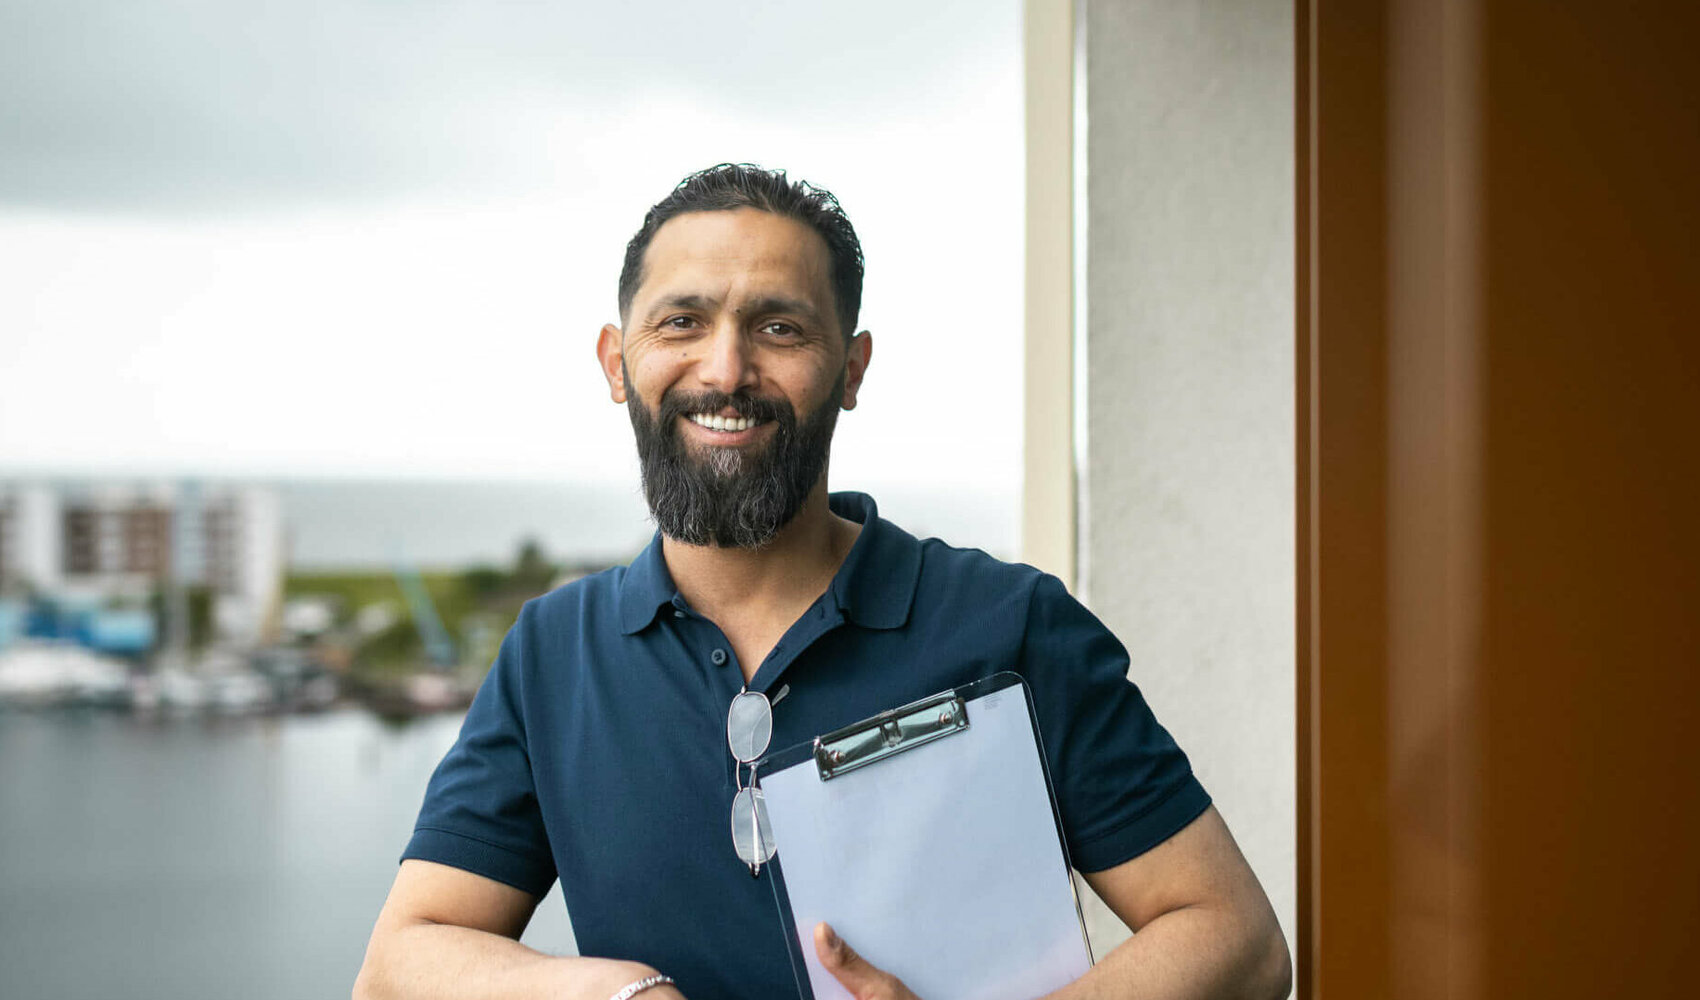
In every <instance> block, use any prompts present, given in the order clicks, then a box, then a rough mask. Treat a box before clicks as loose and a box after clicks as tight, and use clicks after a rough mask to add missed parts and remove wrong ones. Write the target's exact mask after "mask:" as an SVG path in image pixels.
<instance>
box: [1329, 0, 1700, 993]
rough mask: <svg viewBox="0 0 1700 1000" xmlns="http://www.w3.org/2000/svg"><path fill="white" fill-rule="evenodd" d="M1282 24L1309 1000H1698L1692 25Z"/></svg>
mask: <svg viewBox="0 0 1700 1000" xmlns="http://www.w3.org/2000/svg"><path fill="white" fill-rule="evenodd" d="M1299 28H1300V39H1301V45H1302V46H1308V47H1309V49H1308V53H1306V55H1305V56H1304V57H1301V61H1300V81H1301V85H1300V95H1301V102H1300V107H1299V114H1298V116H1297V120H1298V126H1299V142H1300V149H1301V165H1302V169H1301V178H1303V180H1302V181H1301V190H1300V197H1299V210H1300V212H1301V216H1300V218H1301V232H1300V261H1301V265H1300V274H1299V281H1300V292H1301V302H1302V303H1303V304H1302V305H1301V311H1300V316H1299V320H1300V336H1299V345H1300V346H1299V356H1300V360H1301V366H1300V386H1299V388H1300V416H1301V420H1302V421H1303V423H1302V424H1301V426H1302V427H1304V428H1305V431H1304V432H1303V433H1302V435H1301V446H1300V451H1299V456H1300V476H1299V483H1298V485H1299V492H1300V512H1301V513H1300V524H1299V528H1300V537H1301V551H1300V580H1299V586H1300V597H1301V613H1300V623H1299V624H1300V641H1301V647H1300V654H1301V660H1300V663H1301V676H1300V683H1299V697H1300V701H1299V708H1300V715H1301V734H1302V742H1301V747H1300V752H1301V767H1302V768H1303V769H1304V770H1303V773H1302V774H1301V794H1302V795H1303V796H1304V801H1302V802H1301V803H1300V809H1301V811H1300V816H1301V859H1300V866H1301V876H1302V879H1301V890H1302V893H1303V895H1302V897H1301V929H1300V936H1299V937H1300V939H1299V942H1298V954H1299V968H1300V995H1302V996H1309V997H1322V996H1327V997H1330V998H1333V997H1360V996H1392V997H1428V996H1446V997H1473V996H1484V997H1513V996H1542V997H1577V998H1582V997H1589V998H1594V997H1600V996H1636V997H1665V996H1669V997H1677V996H1687V995H1691V994H1692V992H1693V988H1692V986H1691V985H1690V984H1689V983H1688V982H1687V978H1688V976H1687V964H1688V963H1687V962H1686V961H1685V959H1686V958H1687V951H1688V950H1689V949H1690V948H1691V947H1692V945H1691V942H1692V940H1693V939H1694V937H1695V935H1696V934H1697V933H1700V852H1697V851H1696V850H1695V846H1696V844H1700V800H1697V796H1696V794H1695V792H1694V789H1696V788H1700V754H1697V753H1696V752H1695V751H1694V749H1693V747H1692V744H1691V734H1693V733H1694V732H1696V731H1697V729H1700V669H1697V667H1700V663H1697V659H1700V658H1697V656H1696V653H1695V650H1696V649H1697V648H1700V543H1697V534H1700V532H1697V530H1696V523H1695V522H1696V515H1697V513H1700V482H1697V474H1696V461H1695V459H1696V456H1697V455H1700V337H1697V336H1696V325H1697V324H1696V322H1695V318H1694V317H1695V316H1696V315H1700V301H1697V299H1700V292H1697V281H1700V240H1697V238H1696V235H1695V234H1696V233H1700V200H1697V199H1696V196H1695V193H1694V178H1695V176H1696V175H1697V174H1700V73H1697V70H1696V66H1697V65H1700V62H1697V60H1696V59H1695V58H1694V56H1693V53H1694V52H1695V51H1696V50H1697V49H1700V31H1697V30H1696V12H1695V8H1694V7H1693V6H1692V5H1687V4H1677V3H1664V4H1639V5H1633V6H1628V5H1583V4H1562V5H1554V4H1550V3H1536V2H1532V0H1488V2H1484V3H1481V4H1471V3H1465V2H1462V0H1385V2H1384V3H1382V4H1379V5H1376V4H1371V5H1364V4H1344V3H1338V4H1327V3H1323V2H1321V0H1316V2H1313V3H1311V4H1310V5H1309V7H1308V9H1307V10H1306V11H1305V12H1304V14H1303V15H1301V18H1300V26H1299ZM1306 95H1308V100H1306V99H1305V98H1306Z"/></svg>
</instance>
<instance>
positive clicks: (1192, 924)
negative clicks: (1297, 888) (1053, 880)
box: [1045, 906, 1292, 1000]
mask: <svg viewBox="0 0 1700 1000" xmlns="http://www.w3.org/2000/svg"><path fill="white" fill-rule="evenodd" d="M1291 979H1292V969H1291V965H1290V962H1289V959H1288V957H1287V946H1286V943H1285V941H1284V940H1283V939H1282V937H1281V931H1280V927H1279V926H1278V925H1275V924H1274V916H1273V914H1270V915H1269V920H1268V921H1267V922H1266V923H1265V922H1259V923H1257V924H1254V925H1249V926H1248V925H1246V924H1243V923H1242V922H1241V921H1240V920H1239V919H1238V918H1237V917H1236V916H1235V914H1234V913H1233V912H1231V911H1228V910H1224V909H1213V908H1209V907H1204V906H1189V907H1183V908H1181V909H1177V910H1172V911H1170V912H1168V913H1165V914H1163V915H1162V916H1159V917H1157V918H1156V919H1154V920H1152V921H1151V922H1150V923H1148V924H1146V925H1145V926H1144V927H1143V928H1141V929H1140V931H1139V933H1137V934H1135V935H1134V936H1133V937H1131V938H1129V939H1127V940H1126V941H1124V942H1122V944H1121V946H1120V947H1118V948H1116V949H1115V950H1114V951H1112V952H1110V953H1109V954H1108V955H1106V956H1104V958H1103V959H1102V960H1101V961H1099V962H1098V964H1097V965H1095V966H1093V967H1092V969H1091V970H1089V971H1088V972H1087V973H1086V975H1084V976H1082V977H1080V978H1079V979H1077V980H1075V981H1074V982H1073V983H1070V984H1069V985H1068V986H1066V987H1064V988H1062V989H1060V990H1057V991H1056V992H1055V993H1052V994H1050V996H1049V997H1047V998H1045V1000H1133V998H1137V1000H1204V998H1211V1000H1216V998H1233V1000H1240V998H1243V1000H1281V998H1285V997H1286V996H1287V994H1288V992H1289V991H1290V990H1291V988H1292V984H1291Z"/></svg>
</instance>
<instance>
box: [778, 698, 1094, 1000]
mask: <svg viewBox="0 0 1700 1000" xmlns="http://www.w3.org/2000/svg"><path fill="white" fill-rule="evenodd" d="M756 768H757V771H758V773H759V774H760V783H761V789H762V794H763V798H764V800H765V803H766V808H767V819H768V822H769V824H770V826H771V832H772V835H773V840H774V844H775V849H776V853H775V855H774V859H773V861H771V862H770V866H771V867H770V870H771V872H772V876H773V877H772V885H773V893H774V902H775V905H776V906H777V907H778V909H779V914H780V925H781V927H782V928H783V929H784V933H785V935H786V937H787V942H786V944H787V948H788V950H789V952H790V955H791V965H792V969H793V971H794V973H795V974H796V978H797V988H798V995H799V997H803V998H814V1000H841V998H847V997H849V993H848V992H847V991H845V989H844V988H843V987H842V986H840V985H839V983H838V981H837V980H836V979H834V978H833V977H832V975H831V973H829V972H827V971H826V970H825V968H823V967H822V966H821V964H820V962H819V960H818V959H817V958H816V956H815V949H814V927H815V924H816V923H818V922H820V921H823V920H824V921H826V922H827V923H830V924H831V925H832V926H833V928H834V929H835V930H837V931H838V933H839V934H840V936H841V937H843V939H844V940H845V941H848V942H849V943H850V944H851V946H852V947H854V948H855V949H856V950H857V951H858V952H859V953H860V954H861V955H862V956H863V957H864V958H866V959H867V960H868V961H869V962H872V963H873V964H874V965H876V966H878V967H880V968H882V969H884V970H885V971H887V972H890V973H891V974H893V975H895V976H897V977H898V978H899V979H901V980H903V982H904V983H905V984H906V985H907V986H908V987H909V988H910V989H911V990H912V991H914V992H915V994H916V995H917V996H920V997H924V998H926V1000H1031V998H1033V997H1036V996H1042V995H1044V994H1046V993H1049V992H1050V991H1052V990H1054V989H1057V988H1059V987H1061V986H1064V985H1067V984H1068V983H1070V982H1072V981H1074V980H1075V979H1077V978H1079V977H1080V976H1081V975H1083V974H1084V973H1085V972H1086V970H1087V969H1089V968H1091V966H1092V952H1091V946H1090V944H1089V943H1088V941H1087V937H1086V927H1085V921H1084V919H1083V918H1082V915H1081V910H1080V900H1079V897H1078V895H1077V894H1076V893H1075V887H1074V880H1073V878H1072V877H1071V874H1070V865H1069V861H1068V848H1067V846H1066V843H1065V842H1064V839H1063V835H1062V825H1061V822H1060V820H1059V817H1058V812H1057V807H1056V798H1055V796H1054V795H1053V794H1052V791H1051V784H1050V778H1049V773H1048V771H1047V769H1046V766H1045V758H1044V751H1043V749H1042V744H1041V743H1040V742H1039V732H1038V726H1037V724H1036V723H1035V721H1034V716H1033V708H1032V698H1031V695H1030V694H1029V692H1028V690H1027V685H1026V683H1025V682H1024V681H1023V680H1022V679H1021V678H1020V677H1019V676H1018V675H1016V674H1013V673H1007V672H1006V673H998V674H993V675H992V676H990V677H987V678H985V679H983V680H979V681H976V682H974V683H972V684H967V685H964V686H962V687H958V688H954V689H950V690H946V691H942V692H940V693H939V694H936V695H933V696H932V697H929V698H924V699H921V700H920V701H916V702H912V703H910V704H908V705H904V706H901V707H899V708H894V709H891V710H889V711H885V712H881V713H880V714H878V715H875V716H873V717H871V718H868V719H864V720H862V721H861V722H858V723H855V724H853V725H850V726H846V727H844V728H843V729H839V730H835V731H833V732H830V733H826V734H823V735H821V736H819V737H817V738H816V739H814V740H813V741H811V742H807V743H800V744H797V745H795V746H792V747H788V748H786V749H784V750H780V751H776V752H774V753H770V754H769V755H767V756H766V757H765V758H763V759H762V760H760V761H758V762H757V765H756Z"/></svg>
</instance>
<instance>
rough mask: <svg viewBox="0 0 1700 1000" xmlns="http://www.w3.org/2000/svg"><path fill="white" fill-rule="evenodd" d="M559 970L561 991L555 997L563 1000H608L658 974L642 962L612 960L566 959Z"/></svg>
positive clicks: (560, 963)
mask: <svg viewBox="0 0 1700 1000" xmlns="http://www.w3.org/2000/svg"><path fill="white" fill-rule="evenodd" d="M558 968H559V970H560V975H559V976H558V977H557V978H558V981H559V983H560V988H559V990H557V991H556V992H555V993H554V996H555V997H560V998H564V1000H609V998H610V997H612V996H614V995H615V994H617V993H619V992H620V991H621V990H623V989H625V988H626V987H627V986H630V985H631V984H632V983H635V982H637V981H639V980H641V979H645V978H648V977H649V976H653V975H656V974H657V973H656V970H655V969H653V968H650V967H649V966H647V965H645V964H644V963H642V962H627V961H622V960H620V959H612V958H563V959H560V960H559V961H558ZM650 992H651V993H653V992H654V991H650ZM644 1000H648V997H644Z"/></svg>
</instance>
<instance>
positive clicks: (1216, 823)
mask: <svg viewBox="0 0 1700 1000" xmlns="http://www.w3.org/2000/svg"><path fill="white" fill-rule="evenodd" d="M1086 881H1087V883H1088V884H1090V885H1091V886H1092V889H1093V891H1094V892H1096V893H1097V894H1098V895H1099V896H1100V897H1101V898H1102V899H1103V900H1104V902H1105V903H1106V904H1108V905H1109V907H1110V909H1111V910H1112V911H1114V913H1115V914H1116V916H1118V917H1120V918H1121V919H1122V921H1123V922H1124V923H1126V924H1127V925H1128V926H1129V927H1131V928H1133V929H1134V931H1135V934H1134V935H1133V937H1131V938H1129V939H1128V940H1126V941H1124V942H1123V943H1122V945H1121V946H1120V947H1118V948H1116V949H1115V950H1114V951H1112V952H1110V953H1109V954H1108V955H1106V956H1104V958H1103V960H1102V961H1100V962H1099V963H1098V964H1097V966H1096V967H1094V969H1093V970H1092V974H1091V975H1088V976H1083V977H1082V978H1081V979H1079V980H1077V981H1076V982H1074V983H1072V984H1070V985H1069V986H1068V987H1067V988H1065V989H1062V990H1059V991H1057V992H1056V993H1055V994H1053V995H1052V1000H1096V998H1100V997H1139V998H1140V1000H1168V998H1175V1000H1180V998H1194V997H1198V998H1202V997H1244V998H1247V1000H1251V998H1256V1000H1280V998H1284V997H1286V996H1287V994H1288V993H1289V992H1291V990H1292V980H1293V968H1292V961H1291V959H1290V958H1289V957H1288V954H1287V942H1286V939H1285V938H1284V937H1283V936H1282V934H1281V925H1280V924H1279V923H1278V922H1277V921H1276V919H1275V911H1274V909H1273V908H1272V907H1271V906H1270V905H1269V899H1268V897H1267V896H1265V895H1264V893H1263V887H1262V886H1261V885H1259V884H1258V882H1257V876H1256V875H1254V874H1253V873H1252V870H1251V866H1250V865H1248V864H1246V861H1245V857H1244V856H1243V855H1242V854H1240V849H1239V845H1238V844H1236V843H1234V837H1233V834H1231V833H1229V832H1228V827H1227V824H1225V823H1223V822H1222V817H1221V816H1220V815H1219V814H1218V813H1217V812H1216V807H1214V806H1211V807H1210V808H1209V809H1206V810H1205V811H1204V813H1203V814H1202V815H1200V816H1199V817H1198V818H1197V819H1195V820H1193V821H1192V822H1191V823H1190V824H1188V825H1187V826H1186V827H1185V828H1183V829H1182V830H1181V831H1180V832H1179V833H1177V834H1175V835H1174V836H1172V837H1170V838H1169V839H1168V840H1165V841H1163V842H1162V843H1161V844H1158V845H1157V846H1156V847H1154V848H1152V849H1151V850H1149V851H1146V852H1145V853H1144V854H1141V855H1140V856H1139V857H1137V858H1134V859H1132V860H1130V861H1125V862H1123V863H1122V864H1119V865H1117V866H1115V867H1114V868H1111V869H1108V870H1107V871H1101V872H1095V873H1093V874H1090V875H1087V876H1086Z"/></svg>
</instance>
